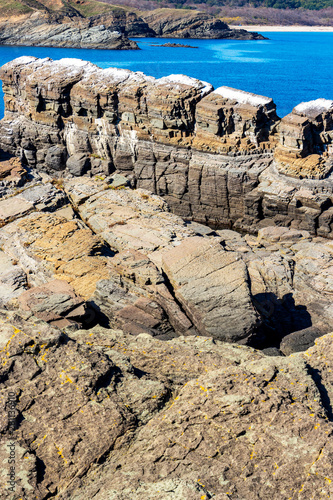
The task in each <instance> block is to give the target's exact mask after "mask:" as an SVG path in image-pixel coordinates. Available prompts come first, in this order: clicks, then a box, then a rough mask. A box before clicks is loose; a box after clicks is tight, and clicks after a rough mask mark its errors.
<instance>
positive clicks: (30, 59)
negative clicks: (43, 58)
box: [12, 56, 37, 66]
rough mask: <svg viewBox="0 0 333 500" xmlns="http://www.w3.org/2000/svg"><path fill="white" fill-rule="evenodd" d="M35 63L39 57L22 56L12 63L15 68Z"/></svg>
mask: <svg viewBox="0 0 333 500" xmlns="http://www.w3.org/2000/svg"><path fill="white" fill-rule="evenodd" d="M35 61H37V57H33V56H21V57H17V58H16V59H14V60H13V61H12V64H13V66H16V65H18V64H30V63H32V62H35Z"/></svg>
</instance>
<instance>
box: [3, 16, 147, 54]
mask: <svg viewBox="0 0 333 500" xmlns="http://www.w3.org/2000/svg"><path fill="white" fill-rule="evenodd" d="M0 43H1V45H28V46H31V45H33V46H37V47H67V48H76V49H83V48H85V49H97V48H98V49H117V50H120V49H121V50H128V49H138V48H139V47H138V45H137V43H136V42H134V41H132V40H129V39H128V38H127V37H126V36H125V35H123V34H122V33H120V32H119V31H114V30H112V29H109V28H106V27H105V26H104V25H103V24H102V23H101V24H100V25H98V26H97V25H92V24H91V23H90V22H89V20H87V19H84V18H80V17H74V18H69V17H65V16H63V15H61V14H59V15H52V16H49V14H47V13H41V12H35V13H34V14H32V15H31V16H30V17H28V18H27V19H24V20H23V21H22V19H17V20H15V19H13V21H12V22H11V21H10V20H9V21H8V20H6V21H2V22H1V21H0Z"/></svg>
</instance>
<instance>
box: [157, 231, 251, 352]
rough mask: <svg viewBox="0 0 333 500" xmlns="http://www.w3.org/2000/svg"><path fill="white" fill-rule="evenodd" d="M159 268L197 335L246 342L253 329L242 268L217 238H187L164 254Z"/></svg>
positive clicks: (245, 277) (249, 300)
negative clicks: (215, 240)
mask: <svg viewBox="0 0 333 500" xmlns="http://www.w3.org/2000/svg"><path fill="white" fill-rule="evenodd" d="M163 270H164V272H165V273H166V274H167V276H168V279H169V280H170V283H171V285H172V287H173V289H174V293H175V296H176V298H177V299H178V300H179V301H180V302H181V304H182V306H183V307H184V309H185V311H186V313H187V315H188V316H189V318H190V319H191V321H192V322H193V324H194V325H195V327H196V328H197V329H198V331H199V332H200V333H201V335H205V336H212V337H213V338H216V339H219V340H226V341H228V342H236V341H239V342H246V341H247V338H248V337H250V336H251V335H252V334H253V333H254V332H255V329H256V326H257V322H258V316H257V314H256V311H255V309H254V307H253V305H252V303H251V297H250V292H249V286H248V276H247V271H246V267H245V266H244V264H243V262H242V261H240V260H238V257H237V255H235V254H234V253H233V252H226V251H225V250H223V249H222V247H221V245H220V243H219V241H217V242H213V241H212V240H205V239H203V238H200V237H194V238H187V239H186V240H184V241H183V242H182V243H181V244H180V245H179V246H177V247H175V248H174V249H172V250H170V251H169V252H167V253H165V254H164V256H163Z"/></svg>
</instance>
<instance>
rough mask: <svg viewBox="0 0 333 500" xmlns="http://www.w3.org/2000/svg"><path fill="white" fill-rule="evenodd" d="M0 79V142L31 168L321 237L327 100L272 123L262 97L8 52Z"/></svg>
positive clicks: (198, 212)
mask: <svg viewBox="0 0 333 500" xmlns="http://www.w3.org/2000/svg"><path fill="white" fill-rule="evenodd" d="M37 70H38V75H39V77H38V81H37V77H36V75H37ZM1 78H2V80H3V88H4V93H5V104H6V112H5V118H4V119H3V120H2V121H1V122H0V135H1V144H2V147H3V149H5V150H7V151H9V152H11V153H14V154H17V155H19V156H20V157H21V158H22V159H23V160H24V161H25V162H26V163H27V164H28V165H29V166H30V167H33V168H34V170H38V171H40V172H48V173H52V175H56V176H68V175H72V176H80V175H88V176H89V175H101V174H102V175H109V174H110V173H111V172H114V171H116V173H117V175H118V174H121V175H122V176H125V177H126V178H127V180H128V182H129V183H131V184H132V185H133V186H136V187H139V188H143V189H148V190H149V191H151V192H154V193H156V194H158V195H160V196H163V197H164V199H165V200H166V201H167V203H168V204H169V206H170V207H171V209H172V210H173V211H174V212H175V213H177V214H179V215H180V216H182V217H185V218H186V219H188V220H196V221H199V222H204V223H206V224H210V225H212V226H215V227H220V228H221V227H233V228H235V229H237V230H241V231H246V232H253V233H257V231H258V229H260V228H261V227H265V226H272V225H277V226H284V227H291V228H292V229H295V230H301V231H302V230H306V231H309V232H310V233H311V234H313V235H317V236H323V237H329V238H331V237H332V232H333V194H332V193H333V190H332V181H331V176H332V172H331V165H332V151H331V148H332V144H331V141H332V127H333V126H332V123H333V122H332V107H331V101H328V100H319V101H318V102H317V101H315V103H312V102H310V103H308V104H306V103H303V104H301V105H299V106H297V107H296V108H295V110H294V111H293V113H292V114H290V115H288V116H287V117H285V118H283V119H282V120H280V119H279V118H278V116H277V114H276V107H275V104H274V102H273V100H272V99H271V98H268V97H264V96H257V95H254V94H251V93H247V92H244V91H238V90H235V89H230V88H229V87H220V88H218V89H215V90H213V88H212V86H211V85H209V84H208V83H206V82H201V81H199V80H195V79H193V78H188V77H186V76H184V75H170V76H169V77H164V78H160V79H154V78H152V77H148V76H145V75H143V74H142V73H133V72H131V71H129V70H120V69H116V68H109V69H105V70H101V69H99V68H97V67H96V66H94V65H92V64H90V63H85V62H83V61H78V60H66V59H64V60H61V61H57V62H53V61H51V60H49V59H46V60H38V59H35V58H19V59H17V60H16V61H14V62H11V63H8V64H6V65H5V66H4V67H3V68H2V69H1Z"/></svg>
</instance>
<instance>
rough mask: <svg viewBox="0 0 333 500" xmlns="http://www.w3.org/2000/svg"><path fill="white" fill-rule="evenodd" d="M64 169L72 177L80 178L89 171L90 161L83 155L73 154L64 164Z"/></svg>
mask: <svg viewBox="0 0 333 500" xmlns="http://www.w3.org/2000/svg"><path fill="white" fill-rule="evenodd" d="M66 167H67V168H68V170H69V172H70V173H71V174H72V175H75V176H80V175H83V174H85V173H86V172H87V170H89V167H90V159H89V158H88V157H87V156H86V155H85V154H80V153H77V154H74V155H72V156H70V157H69V158H68V160H67V162H66Z"/></svg>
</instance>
